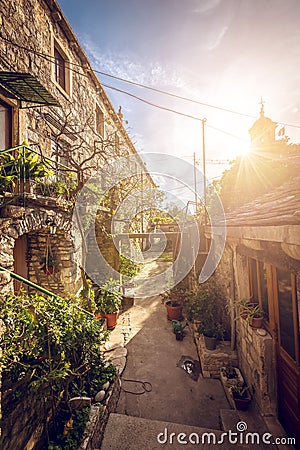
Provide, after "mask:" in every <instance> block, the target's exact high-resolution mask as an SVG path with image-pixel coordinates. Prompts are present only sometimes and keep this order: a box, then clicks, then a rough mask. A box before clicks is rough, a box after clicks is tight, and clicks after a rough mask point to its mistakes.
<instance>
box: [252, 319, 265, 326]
mask: <svg viewBox="0 0 300 450" xmlns="http://www.w3.org/2000/svg"><path fill="white" fill-rule="evenodd" d="M263 320H264V319H263V317H252V319H251V324H250V325H251V327H252V328H261V327H262V324H263Z"/></svg>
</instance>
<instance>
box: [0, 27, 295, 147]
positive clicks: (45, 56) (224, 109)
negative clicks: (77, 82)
mask: <svg viewBox="0 0 300 450" xmlns="http://www.w3.org/2000/svg"><path fill="white" fill-rule="evenodd" d="M0 38H1V39H2V40H4V41H6V42H8V43H10V44H11V45H14V46H17V47H19V48H21V49H23V50H25V51H28V52H31V53H33V54H36V55H37V56H40V57H43V58H46V59H48V61H49V60H50V61H52V62H53V61H55V57H54V56H53V55H50V54H46V53H43V52H38V51H37V50H33V49H30V48H29V47H26V46H23V45H21V44H18V43H16V42H14V41H12V40H11V39H8V38H6V37H4V36H3V35H2V33H1V32H0ZM67 63H68V66H74V67H78V68H81V69H83V70H84V69H86V68H87V67H86V66H83V65H82V64H78V63H75V62H71V61H67ZM88 69H89V70H91V71H93V72H94V73H96V74H100V75H103V76H106V77H110V78H113V79H116V80H118V81H121V82H124V83H128V84H131V85H134V86H138V87H140V88H143V89H148V90H151V91H153V92H157V93H160V94H163V95H168V96H170V97H174V98H178V99H181V100H184V101H188V102H192V103H195V104H199V105H202V106H206V107H209V108H214V109H218V110H220V111H224V112H228V113H231V114H237V115H240V116H244V117H249V118H256V116H253V115H250V114H247V113H242V112H239V111H235V110H233V109H230V108H224V107H221V106H217V105H212V104H210V103H205V102H200V101H199V100H195V99H191V98H188V97H184V96H180V95H178V94H174V93H171V92H168V91H164V90H162V89H158V88H155V87H152V86H147V85H145V84H142V83H138V82H135V81H132V80H128V79H125V78H122V77H118V76H116V75H112V74H109V73H106V72H104V71H100V70H97V69H93V68H92V67H90V68H88ZM69 70H71V71H73V72H75V73H77V74H79V75H81V76H84V77H88V75H87V74H84V73H81V72H78V71H76V70H75V69H73V68H72V67H69ZM101 84H102V85H103V86H104V87H107V88H109V89H114V90H116V91H117V90H118V88H115V87H112V86H109V85H105V84H103V83H101ZM118 91H119V92H120V93H123V94H126V95H130V96H131V97H133V98H136V99H137V100H140V101H142V102H144V103H147V104H149V105H150V106H155V107H157V105H155V104H153V103H152V102H149V101H147V100H145V99H142V98H141V97H138V96H135V95H134V94H131V93H128V92H127V91H124V90H121V89H119V90H118ZM160 109H164V110H166V111H169V112H173V113H175V114H179V115H181V116H185V117H188V118H191V119H194V120H198V121H201V120H203V119H200V118H198V117H195V116H192V115H189V114H184V113H181V112H179V111H175V110H172V109H171V108H167V107H160ZM277 123H278V124H280V125H285V126H289V127H294V128H299V129H300V125H295V124H290V123H286V122H277ZM207 126H209V127H210V128H213V129H215V130H216V131H220V132H222V133H225V134H228V135H231V136H232V137H235V138H238V139H242V138H240V137H237V136H235V135H233V134H231V133H228V132H226V131H225V130H221V129H219V128H217V127H213V126H212V125H208V124H207Z"/></svg>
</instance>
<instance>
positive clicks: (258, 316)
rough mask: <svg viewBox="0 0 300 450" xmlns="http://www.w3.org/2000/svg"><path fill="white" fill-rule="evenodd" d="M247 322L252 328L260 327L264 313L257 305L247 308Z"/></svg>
mask: <svg viewBox="0 0 300 450" xmlns="http://www.w3.org/2000/svg"><path fill="white" fill-rule="evenodd" d="M248 321H249V324H250V326H251V327H252V328H261V327H262V324H263V321H264V313H263V310H262V309H261V308H260V306H259V305H258V304H257V303H252V304H250V305H249V306H248Z"/></svg>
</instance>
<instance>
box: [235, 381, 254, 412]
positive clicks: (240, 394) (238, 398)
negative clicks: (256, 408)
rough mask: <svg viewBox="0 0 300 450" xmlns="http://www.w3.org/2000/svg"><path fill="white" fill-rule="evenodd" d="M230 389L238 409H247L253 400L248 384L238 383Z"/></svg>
mask: <svg viewBox="0 0 300 450" xmlns="http://www.w3.org/2000/svg"><path fill="white" fill-rule="evenodd" d="M230 390H231V394H232V397H233V400H234V404H235V407H236V409H238V410H240V411H246V410H247V409H248V406H249V404H250V401H251V397H250V394H249V388H248V386H247V385H246V384H245V383H236V384H233V385H232V386H231V388H230Z"/></svg>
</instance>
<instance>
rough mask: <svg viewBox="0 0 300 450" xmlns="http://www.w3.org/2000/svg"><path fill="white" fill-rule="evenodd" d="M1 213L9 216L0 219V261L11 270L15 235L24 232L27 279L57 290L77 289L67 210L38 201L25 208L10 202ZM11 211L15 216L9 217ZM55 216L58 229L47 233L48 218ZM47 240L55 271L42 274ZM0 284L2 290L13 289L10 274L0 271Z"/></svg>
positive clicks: (78, 274)
mask: <svg viewBox="0 0 300 450" xmlns="http://www.w3.org/2000/svg"><path fill="white" fill-rule="evenodd" d="M18 211H19V213H18ZM2 215H7V216H8V217H6V218H2V219H0V226H1V236H0V243H1V252H0V265H1V266H2V267H5V268H6V269H8V270H10V271H14V247H15V243H16V240H17V239H18V238H20V237H21V236H24V235H25V236H26V237H27V245H28V248H27V255H26V263H27V266H28V275H29V279H30V281H32V282H33V283H36V284H39V285H41V286H43V287H44V288H46V289H48V290H50V291H51V292H54V293H57V294H63V293H64V292H66V291H69V292H72V293H75V292H77V290H78V289H79V288H80V286H81V278H80V271H79V268H78V266H77V264H76V261H75V260H74V248H73V239H72V236H71V219H70V214H69V213H67V212H66V211H59V209H58V208H56V209H48V208H45V207H42V206H41V205H40V206H39V208H26V211H25V210H24V208H22V207H17V206H15V207H11V206H10V207H7V208H6V209H5V210H4V212H2ZM12 215H13V216H15V217H11V216H12ZM54 217H55V223H56V225H57V231H56V233H55V234H54V235H50V233H49V225H48V220H49V219H50V220H53V218H54ZM47 240H48V242H49V246H51V251H52V252H53V255H54V256H55V257H56V259H57V272H56V273H54V274H53V275H46V274H44V273H43V271H42V268H41V267H42V264H41V260H42V259H43V257H44V255H45V251H46V246H47ZM1 285H2V291H9V290H11V289H12V281H11V278H10V276H9V274H7V273H5V272H2V273H1ZM24 287H25V286H24Z"/></svg>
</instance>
